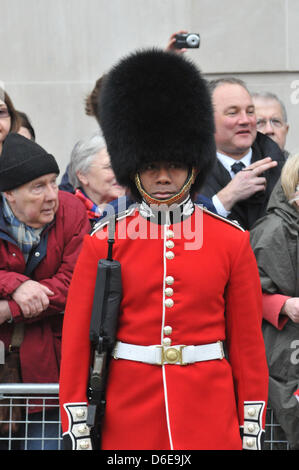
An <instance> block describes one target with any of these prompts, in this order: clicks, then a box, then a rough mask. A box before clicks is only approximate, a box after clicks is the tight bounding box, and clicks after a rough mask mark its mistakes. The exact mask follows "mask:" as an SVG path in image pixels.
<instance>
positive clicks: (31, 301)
mask: <svg viewBox="0 0 299 470" xmlns="http://www.w3.org/2000/svg"><path fill="white" fill-rule="evenodd" d="M52 295H54V292H52V291H51V290H50V289H48V287H46V286H43V285H42V284H40V283H39V282H36V281H31V280H29V281H25V282H23V284H21V285H20V286H19V287H18V288H17V289H16V290H15V291H14V292H13V294H12V298H13V300H14V301H15V302H16V303H17V304H18V305H19V307H20V309H21V310H22V313H23V315H24V317H25V318H32V317H37V316H38V315H39V314H40V313H41V312H43V311H44V310H46V309H47V308H48V306H49V303H50V300H49V297H50V296H52Z"/></svg>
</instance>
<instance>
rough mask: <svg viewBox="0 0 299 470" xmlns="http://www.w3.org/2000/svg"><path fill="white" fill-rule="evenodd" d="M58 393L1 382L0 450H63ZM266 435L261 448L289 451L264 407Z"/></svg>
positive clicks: (52, 389) (51, 388) (51, 386)
mask: <svg viewBox="0 0 299 470" xmlns="http://www.w3.org/2000/svg"><path fill="white" fill-rule="evenodd" d="M58 393H59V386H58V384H0V407H6V408H7V409H8V413H7V414H8V416H7V420H6V421H5V423H6V424H7V425H8V431H7V434H6V435H0V450H33V449H32V447H33V448H34V449H36V450H38V449H39V450H48V449H52V450H60V449H62V436H61V426H60V415H59V404H58ZM32 400H34V401H36V400H38V401H39V402H40V405H39V406H40V407H41V412H40V415H39V417H38V420H34V421H33V415H32V414H31V413H30V408H31V407H32ZM16 406H20V407H21V409H22V414H21V416H20V418H18V419H17V420H15V419H14V418H13V409H14V407H16ZM34 414H35V413H34ZM14 424H18V425H19V430H18V431H17V433H13V432H12V427H13V425H14ZM32 424H35V425H36V424H38V425H39V426H38V430H37V432H38V434H35V435H32V433H31V429H30V428H31V425H32ZM49 428H51V432H49ZM265 434H266V435H265V442H264V450H289V444H288V442H287V440H286V438H285V436H284V433H283V431H282V429H281V427H280V426H279V424H278V423H277V422H276V421H275V417H274V414H273V412H272V410H271V409H268V410H267V419H266V433H265Z"/></svg>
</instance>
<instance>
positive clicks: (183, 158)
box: [60, 50, 268, 450]
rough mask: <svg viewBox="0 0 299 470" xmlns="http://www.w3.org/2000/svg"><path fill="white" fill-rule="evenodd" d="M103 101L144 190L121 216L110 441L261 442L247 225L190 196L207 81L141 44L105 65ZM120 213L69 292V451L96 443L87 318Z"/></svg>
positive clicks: (207, 147)
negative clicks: (89, 394)
mask: <svg viewBox="0 0 299 470" xmlns="http://www.w3.org/2000/svg"><path fill="white" fill-rule="evenodd" d="M99 105H100V106H99V118H100V121H101V127H102V129H103V133H104V136H105V139H106V142H107V147H108V151H109V154H110V157H111V162H112V166H113V169H114V171H115V174H116V177H117V179H118V182H119V183H120V184H122V185H124V186H126V187H128V188H129V190H130V192H131V194H132V196H133V197H134V198H135V200H136V204H135V205H133V206H132V207H131V208H129V209H128V210H127V211H126V212H124V213H121V214H118V216H117V221H116V226H115V243H114V246H113V258H114V259H115V260H118V261H119V262H120V264H121V270H122V300H121V304H120V312H119V323H118V330H117V341H116V344H115V348H114V351H113V357H112V359H111V362H110V365H109V376H108V383H107V389H106V402H107V405H106V410H105V416H104V420H103V425H102V445H101V448H102V449H109V450H112V449H113V450H120V449H125V450H128V449H135V450H141V449H149V450H159V449H160V450H162V449H163V450H182V449H189V450H190V449H204V450H221V449H223V450H224V449H229V450H238V449H242V448H245V449H253V450H255V449H260V448H261V441H262V436H263V432H264V426H265V413H266V406H267V391H268V372H267V364H266V358H265V350H264V343H263V338H262V333H261V317H262V316H261V287H260V282H259V276H258V270H257V266H256V262H255V258H254V255H253V252H252V250H251V247H250V243H249V234H248V232H246V231H244V230H243V229H242V228H241V227H240V226H239V225H237V224H234V223H232V222H231V221H228V220H226V219H223V218H221V217H218V216H217V215H215V214H213V213H211V212H209V211H207V210H206V209H205V208H203V207H199V206H195V205H194V203H193V199H194V196H195V194H196V193H197V192H198V191H199V189H200V186H201V185H202V183H203V181H204V179H205V176H206V175H207V173H208V171H209V170H210V169H211V167H212V165H213V163H214V159H215V144H214V125H213V112H212V106H211V101H210V97H209V94H208V91H207V88H206V84H205V81H204V80H203V79H202V77H201V75H200V73H199V71H198V70H197V68H196V66H195V65H194V64H193V63H191V62H190V61H189V60H187V59H185V58H184V57H182V56H180V55H178V54H175V53H169V52H163V51H159V50H146V51H139V52H137V53H134V54H131V55H130V56H128V57H126V58H124V59H122V60H121V61H120V62H119V63H118V64H117V65H116V66H115V67H114V68H113V69H112V70H111V71H110V73H109V74H108V76H107V77H106V79H105V83H104V86H103V90H102V91H101V97H100V103H99ZM111 220H112V219H111V218H109V217H108V218H107V219H104V220H103V221H100V222H99V223H98V225H97V226H96V227H95V228H94V231H93V233H92V234H91V235H88V236H86V237H85V241H84V244H83V248H82V251H81V254H80V256H79V259H78V262H77V265H76V268H75V271H74V275H73V280H72V284H71V287H70V291H69V296H68V303H67V308H66V312H65V320H64V330H63V345H62V365H61V378H60V402H61V418H62V427H63V433H64V434H63V436H64V442H65V448H66V449H92V443H91V438H90V429H89V427H88V426H87V425H86V416H87V408H88V398H87V388H88V379H89V368H90V357H91V354H90V350H91V347H90V346H91V345H90V340H89V325H90V319H91V311H92V304H93V295H94V286H95V281H96V275H97V264H98V260H99V259H102V258H105V257H106V253H107V232H108V230H109V226H110V224H111Z"/></svg>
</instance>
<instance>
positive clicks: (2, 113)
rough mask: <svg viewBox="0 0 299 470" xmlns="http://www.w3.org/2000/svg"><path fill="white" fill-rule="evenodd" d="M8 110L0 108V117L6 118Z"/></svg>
mask: <svg viewBox="0 0 299 470" xmlns="http://www.w3.org/2000/svg"><path fill="white" fill-rule="evenodd" d="M8 117H9V112H8V109H7V108H0V119H4V118H8Z"/></svg>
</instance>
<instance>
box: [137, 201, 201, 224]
mask: <svg viewBox="0 0 299 470" xmlns="http://www.w3.org/2000/svg"><path fill="white" fill-rule="evenodd" d="M139 212H140V215H141V216H142V217H144V218H145V219H148V220H149V221H150V222H153V223H155V224H159V225H172V224H176V223H179V222H182V221H183V220H185V219H187V218H188V217H190V216H191V215H192V214H193V212H194V203H193V202H192V200H191V198H190V196H189V195H188V196H187V198H186V199H185V200H184V201H182V202H181V203H180V204H172V205H171V206H167V204H151V205H149V204H147V202H145V201H144V200H142V202H141V204H140V207H139Z"/></svg>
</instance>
